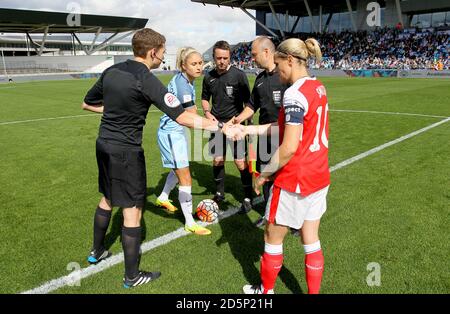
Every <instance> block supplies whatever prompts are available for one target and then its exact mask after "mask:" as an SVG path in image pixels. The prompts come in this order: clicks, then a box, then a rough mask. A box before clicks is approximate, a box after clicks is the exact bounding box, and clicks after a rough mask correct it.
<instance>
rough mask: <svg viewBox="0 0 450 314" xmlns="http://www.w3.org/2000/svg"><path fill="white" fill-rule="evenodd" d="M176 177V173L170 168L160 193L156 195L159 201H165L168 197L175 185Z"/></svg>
mask: <svg viewBox="0 0 450 314" xmlns="http://www.w3.org/2000/svg"><path fill="white" fill-rule="evenodd" d="M177 183H178V178H177V175H176V174H175V172H174V171H173V170H170V172H169V174H168V175H167V178H166V183H165V184H164V189H163V190H162V192H161V194H160V195H159V196H158V199H159V200H160V201H163V202H164V201H167V200H168V199H169V195H170V192H171V191H172V190H173V188H174V187H175V186H176V185H177Z"/></svg>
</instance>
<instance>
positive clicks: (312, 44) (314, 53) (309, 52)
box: [275, 38, 322, 64]
mask: <svg viewBox="0 0 450 314" xmlns="http://www.w3.org/2000/svg"><path fill="white" fill-rule="evenodd" d="M275 54H276V55H277V56H279V57H286V56H287V55H291V56H293V57H296V58H298V59H300V61H301V62H305V64H307V60H308V58H311V57H314V58H315V59H316V62H317V63H319V62H320V60H322V51H321V50H320V45H319V42H318V41H317V40H315V39H314V38H308V39H307V40H306V41H303V40H300V39H298V38H289V39H286V40H284V41H283V42H282V43H281V44H280V45H278V47H277V50H276V53H275Z"/></svg>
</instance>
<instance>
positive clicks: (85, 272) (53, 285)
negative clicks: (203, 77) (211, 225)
mask: <svg viewBox="0 0 450 314" xmlns="http://www.w3.org/2000/svg"><path fill="white" fill-rule="evenodd" d="M448 121H450V118H446V119H444V120H441V121H439V122H437V123H434V124H431V125H429V126H427V127H425V128H422V129H420V130H417V131H414V132H412V133H409V134H407V135H404V136H401V137H399V138H397V139H395V140H393V141H390V142H388V143H385V144H383V145H380V146H378V147H375V148H373V149H371V150H368V151H366V152H364V153H362V154H359V155H357V156H354V157H352V158H349V159H347V160H345V161H343V162H340V163H338V164H337V165H335V166H332V167H331V168H330V171H331V172H333V171H336V170H338V169H341V168H343V167H346V166H348V165H350V164H352V163H354V162H356V161H358V160H361V159H363V158H365V157H367V156H370V155H372V154H375V153H376V152H379V151H380V150H383V149H385V148H387V147H389V146H392V145H395V144H398V143H400V142H403V141H404V140H406V139H409V138H411V137H413V136H416V135H419V134H421V133H424V132H426V131H428V130H431V129H432V128H435V127H437V126H439V125H441V124H443V123H446V122H448ZM238 210H239V209H238V208H230V209H228V210H227V211H225V212H224V213H223V214H222V215H221V216H220V218H219V219H225V218H227V217H230V216H232V215H234V214H236V213H237V212H238ZM215 223H217V221H216V222H215ZM203 225H205V224H203ZM188 234H189V233H187V232H186V231H184V228H179V229H177V230H175V231H173V232H171V233H168V234H166V235H163V236H161V237H159V238H156V239H154V240H151V241H148V242H145V243H143V244H142V245H141V250H142V254H144V253H146V252H148V251H150V250H152V249H154V248H157V247H159V246H162V245H165V244H167V243H169V242H171V241H173V240H175V239H178V238H181V237H184V236H186V235H188ZM122 261H123V253H119V254H116V255H114V256H112V257H110V258H107V259H106V260H104V261H102V262H100V263H98V264H97V265H91V266H88V267H86V268H83V269H80V270H77V271H74V272H72V273H71V274H69V275H67V276H63V277H60V278H57V279H53V280H50V281H48V282H45V283H44V284H42V285H41V286H39V287H37V288H34V289H31V290H27V291H24V292H22V293H23V294H45V293H49V292H51V291H54V290H57V289H59V288H62V287H64V286H67V285H73V283H74V280H75V279H76V280H81V279H84V278H87V277H89V276H91V275H94V274H96V273H99V272H102V271H104V270H106V269H108V268H110V267H112V266H114V265H117V264H119V263H121V262H122Z"/></svg>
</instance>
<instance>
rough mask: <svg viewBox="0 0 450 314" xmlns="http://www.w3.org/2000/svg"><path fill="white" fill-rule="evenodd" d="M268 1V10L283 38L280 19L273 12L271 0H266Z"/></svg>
mask: <svg viewBox="0 0 450 314" xmlns="http://www.w3.org/2000/svg"><path fill="white" fill-rule="evenodd" d="M305 1H306V0H305ZM268 3H269V7H270V10H271V11H272V17H273V18H274V19H275V22H277V25H278V30H279V31H280V33H281V36H282V37H283V38H285V35H284V32H283V28H281V24H280V20H279V19H278V16H277V13H276V12H275V10H274V8H273V5H272V1H268Z"/></svg>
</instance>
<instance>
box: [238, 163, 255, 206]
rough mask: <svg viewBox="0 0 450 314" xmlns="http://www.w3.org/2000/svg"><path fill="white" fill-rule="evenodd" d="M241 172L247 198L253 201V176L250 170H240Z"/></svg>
mask: <svg viewBox="0 0 450 314" xmlns="http://www.w3.org/2000/svg"><path fill="white" fill-rule="evenodd" d="M239 172H240V173H241V182H242V186H243V187H244V193H245V198H249V199H250V200H251V199H252V198H253V191H252V190H253V188H252V174H251V173H250V172H249V171H248V168H245V169H244V170H239Z"/></svg>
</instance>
